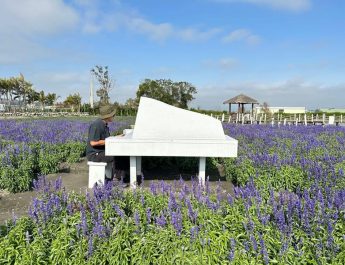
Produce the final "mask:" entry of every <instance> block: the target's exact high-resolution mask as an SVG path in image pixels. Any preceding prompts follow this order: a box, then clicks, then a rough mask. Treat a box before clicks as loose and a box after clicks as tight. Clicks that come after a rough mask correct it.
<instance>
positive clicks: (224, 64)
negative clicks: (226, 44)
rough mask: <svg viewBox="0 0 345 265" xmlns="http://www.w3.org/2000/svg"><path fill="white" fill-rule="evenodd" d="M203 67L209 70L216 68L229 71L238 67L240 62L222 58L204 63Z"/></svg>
mask: <svg viewBox="0 0 345 265" xmlns="http://www.w3.org/2000/svg"><path fill="white" fill-rule="evenodd" d="M202 65H203V66H206V67H208V68H215V69H220V70H223V71H227V70H231V69H234V68H236V67H238V66H239V62H238V61H237V60H235V59H233V58H220V59H219V60H208V61H205V62H202Z"/></svg>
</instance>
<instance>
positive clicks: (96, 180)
mask: <svg viewBox="0 0 345 265" xmlns="http://www.w3.org/2000/svg"><path fill="white" fill-rule="evenodd" d="M87 165H88V166H89V188H90V189H91V188H93V186H94V185H95V184H97V185H104V183H105V176H106V175H107V176H108V177H109V178H111V163H109V164H107V163H105V162H92V161H88V162H87Z"/></svg>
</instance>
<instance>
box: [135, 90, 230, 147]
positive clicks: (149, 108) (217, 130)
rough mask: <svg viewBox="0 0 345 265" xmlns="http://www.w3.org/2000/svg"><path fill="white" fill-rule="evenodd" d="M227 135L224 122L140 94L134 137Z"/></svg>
mask: <svg viewBox="0 0 345 265" xmlns="http://www.w3.org/2000/svg"><path fill="white" fill-rule="evenodd" d="M225 138H226V136H225V134H224V130H223V126H222V123H221V122H220V121H219V120H217V119H215V118H212V117H210V116H207V115H204V114H200V113H196V112H193V111H189V110H185V109H180V108H177V107H174V106H171V105H168V104H166V103H163V102H161V101H158V100H155V99H152V98H147V97H141V98H140V103H139V108H138V113H137V117H136V121H135V126H134V130H133V139H162V140H165V139H166V140H168V139H171V140H175V139H176V140H180V139H185V140H188V139H200V140H203V139H205V140H206V139H209V140H224V139H225Z"/></svg>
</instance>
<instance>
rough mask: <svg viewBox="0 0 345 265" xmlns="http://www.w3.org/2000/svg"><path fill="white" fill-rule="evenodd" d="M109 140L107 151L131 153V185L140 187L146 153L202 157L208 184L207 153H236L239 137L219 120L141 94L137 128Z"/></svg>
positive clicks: (201, 175)
mask: <svg viewBox="0 0 345 265" xmlns="http://www.w3.org/2000/svg"><path fill="white" fill-rule="evenodd" d="M124 132H125V134H124V135H123V136H114V137H108V138H106V140H105V155H107V156H129V157H130V185H131V187H132V188H135V187H136V177H137V175H140V174H141V157H142V156H169V157H172V156H181V157H199V158H200V161H199V176H198V177H199V183H200V184H201V185H204V184H205V169H206V157H236V156H237V146H238V143H237V140H235V139H233V138H231V137H229V136H227V135H225V134H224V130H223V127H222V124H221V122H220V121H219V120H217V119H215V118H212V117H210V116H207V115H203V114H200V113H196V112H192V111H188V110H184V109H180V108H177V107H174V106H171V105H168V104H166V103H163V102H161V101H158V100H155V99H151V98H147V97H141V98H140V103H139V108H138V113H137V117H136V121H135V125H134V129H132V130H129V129H126V130H124Z"/></svg>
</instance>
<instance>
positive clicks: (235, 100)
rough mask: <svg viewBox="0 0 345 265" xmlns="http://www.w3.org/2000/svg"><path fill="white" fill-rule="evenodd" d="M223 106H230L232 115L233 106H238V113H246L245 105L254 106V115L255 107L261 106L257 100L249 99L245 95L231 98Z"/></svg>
mask: <svg viewBox="0 0 345 265" xmlns="http://www.w3.org/2000/svg"><path fill="white" fill-rule="evenodd" d="M223 104H229V114H231V104H238V110H237V112H238V113H244V105H245V104H252V113H253V110H254V105H255V104H259V102H258V101H257V100H256V99H253V98H251V97H248V96H246V95H244V94H240V95H238V96H236V97H233V98H230V99H228V100H226V101H224V102H223Z"/></svg>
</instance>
